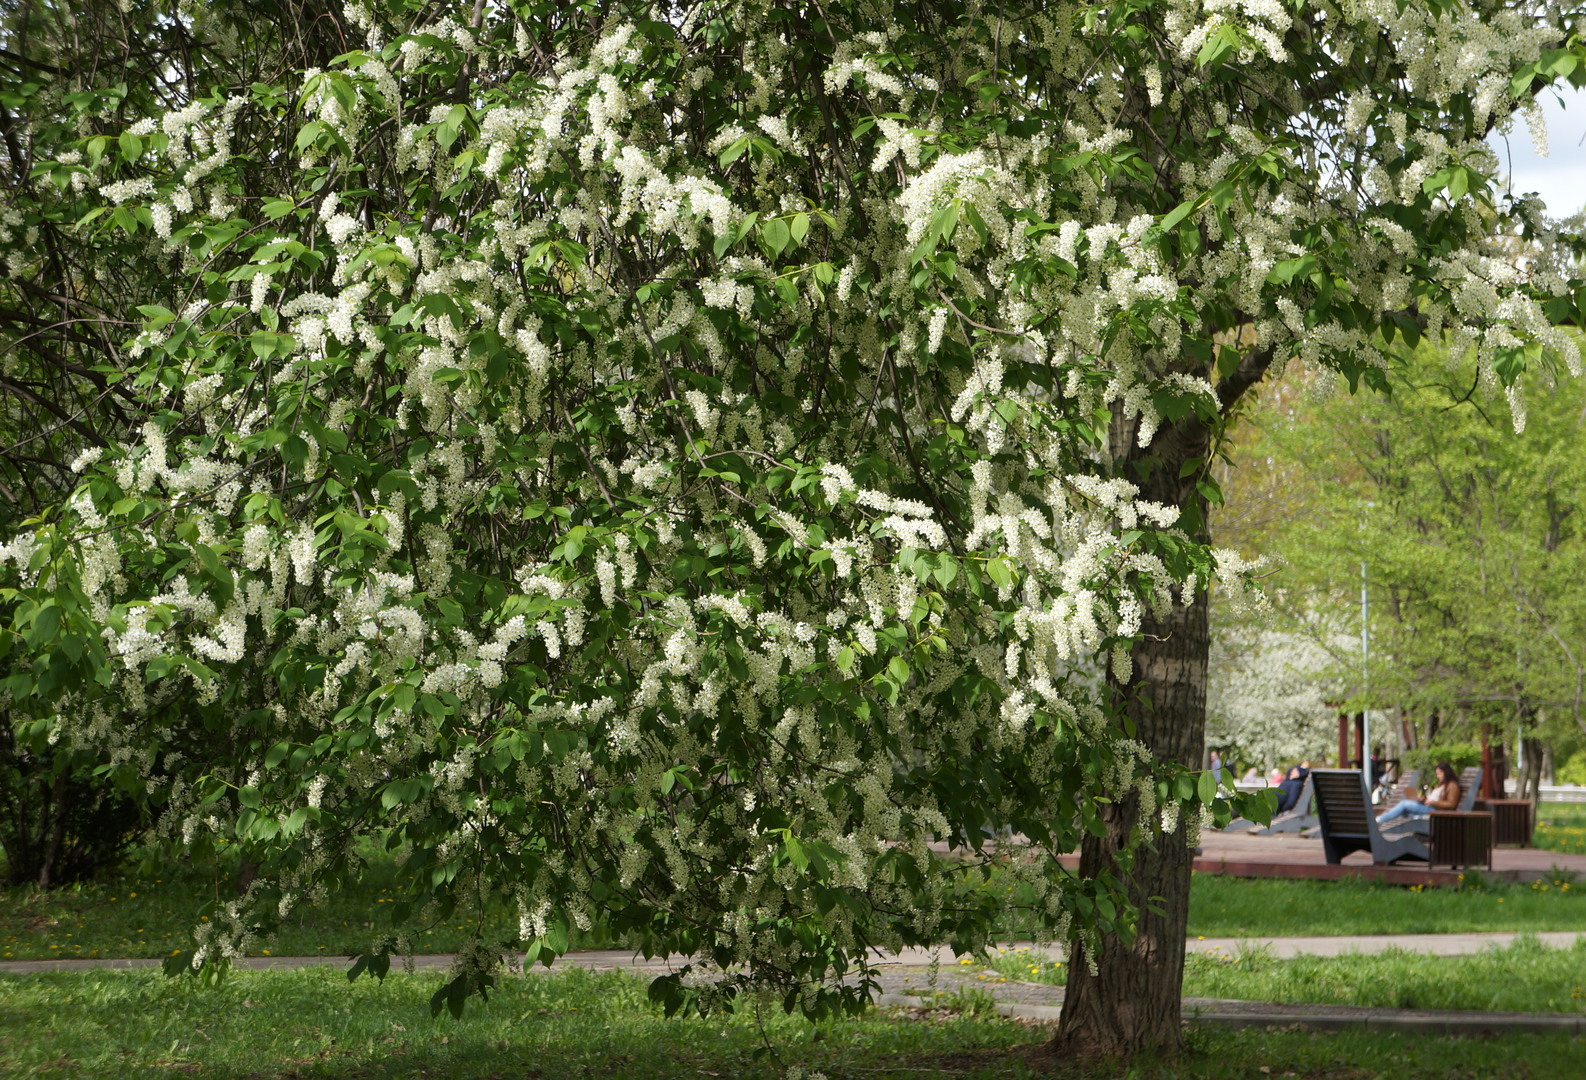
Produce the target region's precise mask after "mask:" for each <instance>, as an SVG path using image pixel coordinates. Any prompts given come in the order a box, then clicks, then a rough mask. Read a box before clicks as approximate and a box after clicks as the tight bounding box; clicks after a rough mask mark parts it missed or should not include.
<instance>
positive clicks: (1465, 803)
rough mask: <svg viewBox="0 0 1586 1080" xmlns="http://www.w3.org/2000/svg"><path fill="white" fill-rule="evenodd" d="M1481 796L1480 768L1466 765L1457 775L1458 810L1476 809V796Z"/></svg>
mask: <svg viewBox="0 0 1586 1080" xmlns="http://www.w3.org/2000/svg"><path fill="white" fill-rule="evenodd" d="M1479 794H1481V766H1480V765H1467V766H1465V771H1464V772H1462V773H1460V774H1459V809H1460V810H1464V811H1467V812H1468V811H1471V810H1474V809H1476V796H1477V795H1479Z"/></svg>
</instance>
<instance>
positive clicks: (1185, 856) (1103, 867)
mask: <svg viewBox="0 0 1586 1080" xmlns="http://www.w3.org/2000/svg"><path fill="white" fill-rule="evenodd" d="M1203 430H1204V429H1203ZM1208 442H1209V440H1207V439H1205V438H1204V437H1203V438H1202V439H1201V440H1199V441H1198V442H1186V443H1184V444H1182V445H1183V449H1184V450H1186V451H1188V452H1186V453H1184V454H1182V455H1181V456H1180V455H1175V457H1176V458H1177V460H1160V459H1159V460H1157V461H1154V462H1150V463H1148V466H1147V467H1149V468H1150V472H1149V473H1148V475H1147V476H1146V477H1144V478H1142V479H1143V480H1144V482H1143V483H1141V488H1142V494H1143V495H1144V497H1145V498H1149V499H1156V500H1160V501H1162V502H1167V503H1171V504H1173V505H1176V506H1188V505H1190V503H1191V502H1192V501H1193V502H1194V503H1195V504H1196V505H1198V506H1199V508H1200V510H1201V520H1203V521H1204V520H1205V512H1206V505H1205V500H1204V499H1203V498H1202V497H1201V495H1200V494H1199V492H1197V491H1196V490H1195V487H1194V479H1193V478H1187V479H1184V480H1180V479H1179V478H1178V471H1179V464H1180V463H1181V462H1182V461H1187V460H1189V458H1191V457H1200V458H1201V459H1202V460H1203V461H1204V460H1205V459H1206V457H1207V454H1206V449H1207V443H1208ZM1197 448H1198V449H1199V452H1198V453H1196V452H1194V451H1195V450H1196V449H1197ZM1131 479H1134V477H1131ZM1137 482H1138V481H1137ZM1186 487H1187V490H1185V488H1186ZM1207 609H1208V604H1207V595H1206V592H1205V590H1204V589H1203V590H1201V591H1199V592H1198V593H1197V594H1196V596H1195V598H1194V600H1193V601H1192V602H1191V603H1189V604H1188V605H1183V606H1175V607H1174V608H1173V610H1172V612H1171V613H1170V615H1169V616H1168V618H1166V619H1164V620H1160V621H1159V620H1155V619H1149V618H1148V619H1147V620H1146V621H1145V623H1144V625H1143V627H1142V633H1141V637H1140V639H1139V641H1138V642H1137V643H1136V644H1135V646H1134V648H1133V650H1132V656H1133V659H1134V677H1133V679H1132V681H1131V682H1130V683H1129V685H1127V686H1118V685H1114V692H1115V693H1116V695H1117V699H1116V700H1117V701H1118V702H1119V705H1120V707H1121V711H1122V712H1123V713H1124V714H1125V715H1127V716H1128V718H1129V719H1130V721H1132V722H1133V724H1134V728H1135V733H1136V737H1137V738H1138V739H1139V740H1140V741H1141V742H1142V743H1143V744H1144V745H1145V746H1146V747H1147V748H1148V749H1149V750H1150V751H1151V753H1152V754H1154V755H1155V756H1157V757H1159V758H1162V759H1165V760H1169V761H1178V762H1184V763H1186V764H1192V765H1198V764H1199V763H1200V759H1201V754H1202V751H1203V749H1204V742H1205V732H1206V666H1207V654H1208V649H1209V645H1210V637H1209V628H1208V624H1207ZM1105 809H1106V813H1104V815H1103V820H1104V822H1105V824H1106V835H1104V836H1101V837H1092V836H1087V837H1086V838H1085V840H1084V842H1083V844H1082V846H1081V848H1080V863H1079V867H1080V868H1079V872H1080V875H1081V876H1082V877H1087V878H1088V877H1095V876H1097V875H1099V874H1102V873H1112V874H1119V875H1120V876H1122V877H1124V878H1125V879H1126V880H1127V881H1128V884H1129V896H1130V900H1131V902H1132V903H1133V904H1134V905H1135V907H1136V909H1137V910H1138V911H1139V912H1140V917H1139V923H1138V926H1139V933H1138V934H1137V936H1136V937H1135V939H1134V941H1133V942H1131V943H1129V944H1127V945H1125V944H1124V943H1123V942H1122V941H1121V940H1119V939H1117V938H1104V939H1103V941H1102V948H1101V949H1100V950H1099V952H1098V953H1097V955H1096V956H1094V957H1089V956H1086V955H1085V952H1084V947H1083V946H1082V945H1078V944H1076V945H1075V947H1074V949H1073V955H1072V958H1071V960H1070V965H1069V976H1068V989H1067V993H1066V995H1065V997H1064V1001H1063V1013H1062V1020H1061V1023H1060V1025H1059V1027H1058V1033H1057V1036H1056V1045H1057V1046H1059V1047H1061V1048H1062V1049H1063V1051H1064V1052H1066V1053H1073V1054H1077V1055H1083V1056H1085V1057H1098V1056H1117V1055H1132V1054H1135V1053H1139V1052H1141V1051H1144V1050H1152V1051H1156V1052H1161V1051H1164V1050H1166V1051H1171V1050H1173V1049H1175V1048H1176V1047H1177V1046H1178V1045H1179V1037H1180V1015H1179V1012H1180V1010H1179V996H1180V984H1181V982H1182V978H1183V970H1184V938H1185V930H1186V927H1187V925H1188V921H1189V886H1190V868H1191V863H1192V861H1193V858H1194V852H1193V849H1192V848H1191V846H1190V844H1189V842H1188V837H1187V835H1186V824H1185V823H1184V822H1180V823H1179V825H1178V828H1177V829H1176V830H1175V831H1174V832H1173V833H1171V834H1168V835H1163V834H1162V833H1161V832H1160V828H1161V823H1160V820H1150V821H1143V822H1142V821H1140V814H1139V806H1138V802H1137V800H1136V799H1134V798H1132V797H1131V798H1129V799H1125V800H1123V801H1120V802H1117V803H1114V804H1112V805H1111V806H1110V807H1107V808H1105ZM1137 825H1139V826H1140V827H1141V828H1142V829H1143V830H1144V832H1145V835H1146V836H1147V837H1148V838H1149V839H1150V844H1149V846H1143V847H1141V848H1140V849H1138V850H1137V851H1136V852H1135V854H1134V857H1133V862H1132V865H1131V866H1130V867H1129V868H1128V870H1127V871H1126V872H1125V871H1124V870H1122V869H1121V868H1120V867H1119V866H1118V862H1117V858H1116V856H1117V853H1118V851H1119V849H1120V848H1122V847H1123V846H1124V844H1125V843H1126V842H1127V840H1128V838H1129V835H1130V833H1131V832H1132V831H1133V830H1134V829H1135V827H1136V826H1137ZM1153 908H1154V909H1156V912H1160V914H1157V913H1155V912H1153V910H1152V909H1153ZM1092 961H1094V963H1095V965H1096V973H1095V974H1094V975H1092V974H1091V972H1090V963H1091V962H1092Z"/></svg>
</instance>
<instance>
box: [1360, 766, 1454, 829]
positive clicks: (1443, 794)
mask: <svg viewBox="0 0 1586 1080" xmlns="http://www.w3.org/2000/svg"><path fill="white" fill-rule="evenodd" d="M1462 794H1464V793H1463V792H1461V791H1460V790H1459V775H1458V774H1457V773H1455V772H1454V766H1452V765H1450V764H1449V763H1448V762H1446V761H1440V762H1438V763H1437V786H1436V787H1434V788H1433V789H1432V790H1431V791H1429V792H1427V795H1426V798H1425V800H1422V799H1421V798H1420V792H1418V791H1416V790H1415V789H1414V788H1413V787H1412V788H1409V789H1407V790H1406V791H1405V793H1404V798H1403V800H1401V801H1400V802H1399V804H1398V805H1397V806H1395V807H1393V808H1392V809H1390V810H1388V811H1386V812H1385V813H1383V814H1381V815H1380V816H1379V817H1378V818H1377V824H1379V825H1383V824H1386V823H1387V822H1390V821H1397V820H1398V819H1399V818H1402V817H1426V816H1427V815H1429V814H1430V813H1431V812H1432V811H1433V810H1453V809H1454V808H1456V807H1457V806H1459V797H1460V796H1461V795H1462Z"/></svg>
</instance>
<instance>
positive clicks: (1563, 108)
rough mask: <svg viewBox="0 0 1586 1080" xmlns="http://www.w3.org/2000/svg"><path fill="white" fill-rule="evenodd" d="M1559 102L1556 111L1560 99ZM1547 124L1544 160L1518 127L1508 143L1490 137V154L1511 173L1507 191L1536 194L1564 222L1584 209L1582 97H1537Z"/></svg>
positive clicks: (1585, 106) (1585, 96)
mask: <svg viewBox="0 0 1586 1080" xmlns="http://www.w3.org/2000/svg"><path fill="white" fill-rule="evenodd" d="M1561 96H1562V97H1563V99H1564V102H1563V104H1562V105H1561V104H1560V103H1559V98H1560V97H1561ZM1542 102H1543V105H1542V110H1543V113H1544V115H1545V116H1546V118H1547V141H1548V151H1549V153H1548V156H1547V157H1545V158H1542V157H1537V156H1536V152H1535V151H1534V150H1532V149H1531V135H1530V132H1529V131H1528V130H1527V129H1526V126H1525V124H1523V123H1518V124H1516V125H1515V127H1514V131H1513V132H1512V133H1511V134H1510V135H1509V137H1508V139H1507V140H1505V139H1502V138H1499V137H1498V136H1496V135H1494V136H1493V137H1492V145H1493V149H1495V150H1496V151H1497V153H1498V161H1499V163H1500V164H1501V165H1504V166H1506V167H1512V169H1513V172H1512V174H1511V177H1510V179H1511V190H1514V191H1519V192H1525V191H1535V192H1537V193H1539V194H1540V195H1541V196H1542V198H1543V199H1544V200H1545V201H1546V202H1547V206H1548V210H1549V211H1550V213H1551V214H1552V216H1554V217H1567V216H1569V215H1570V214H1573V213H1574V212H1575V211H1577V210H1579V209H1581V208H1582V207H1583V206H1586V142H1583V141H1582V140H1583V138H1586V91H1581V90H1574V89H1567V90H1566V91H1565V93H1564V94H1563V95H1559V94H1555V93H1547V94H1544V95H1542Z"/></svg>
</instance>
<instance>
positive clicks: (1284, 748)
mask: <svg viewBox="0 0 1586 1080" xmlns="http://www.w3.org/2000/svg"><path fill="white" fill-rule="evenodd" d="M1359 651H1360V635H1359V633H1358V632H1357V633H1356V634H1354V635H1349V634H1346V633H1338V632H1336V631H1333V632H1328V631H1327V630H1326V629H1325V628H1316V629H1314V630H1313V629H1312V628H1310V627H1307V626H1299V627H1296V628H1291V629H1279V628H1277V627H1273V626H1262V627H1257V628H1252V627H1251V626H1250V625H1249V624H1248V622H1246V621H1244V620H1237V621H1235V622H1234V623H1233V624H1232V625H1231V626H1222V625H1219V626H1217V627H1216V629H1215V630H1214V632H1213V635H1212V647H1211V654H1210V668H1209V670H1208V675H1207V681H1206V735H1207V739H1208V740H1209V741H1210V742H1212V743H1227V744H1232V745H1234V746H1237V747H1238V748H1239V750H1240V751H1241V752H1242V753H1244V754H1245V755H1247V756H1249V757H1250V758H1252V759H1254V760H1255V761H1258V762H1264V763H1266V764H1269V765H1275V764H1282V763H1287V762H1295V761H1301V760H1306V759H1321V758H1323V757H1325V755H1326V751H1327V750H1328V749H1329V748H1330V747H1332V746H1334V745H1336V742H1337V730H1336V724H1335V720H1336V718H1337V716H1338V703H1339V702H1342V701H1344V700H1345V699H1347V698H1348V697H1349V695H1350V693H1352V692H1354V691H1356V690H1358V682H1359V680H1358V677H1357V678H1355V679H1354V680H1352V681H1349V680H1346V679H1344V678H1341V677H1340V675H1341V669H1346V668H1347V667H1348V665H1349V662H1350V660H1353V661H1354V667H1355V668H1356V669H1358V668H1359V661H1360V657H1359Z"/></svg>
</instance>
